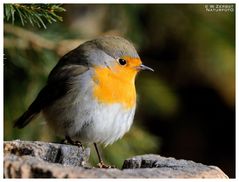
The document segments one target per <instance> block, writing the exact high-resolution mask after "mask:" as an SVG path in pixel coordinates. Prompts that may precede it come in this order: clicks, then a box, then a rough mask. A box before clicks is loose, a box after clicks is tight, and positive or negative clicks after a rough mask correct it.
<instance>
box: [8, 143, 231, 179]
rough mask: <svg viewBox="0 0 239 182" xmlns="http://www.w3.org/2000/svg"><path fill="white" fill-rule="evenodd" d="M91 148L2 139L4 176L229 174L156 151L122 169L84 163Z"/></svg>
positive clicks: (181, 176) (63, 176)
mask: <svg viewBox="0 0 239 182" xmlns="http://www.w3.org/2000/svg"><path fill="white" fill-rule="evenodd" d="M89 154H90V150H89V149H88V148H87V149H82V148H79V147H76V146H70V145H64V144H54V143H45V142H27V141H20V140H16V141H9V142H4V177H5V178H228V177H227V176H226V175H225V174H224V173H223V172H222V171H221V170H220V169H219V168H218V167H215V166H207V165H203V164H200V163H195V162H193V161H187V160H176V159H174V158H166V157H162V156H159V155H153V154H148V155H141V156H135V157H133V158H130V159H127V160H125V162H124V164H123V167H122V169H99V168H94V167H93V168H92V167H86V165H85V164H86V162H87V160H88V158H89Z"/></svg>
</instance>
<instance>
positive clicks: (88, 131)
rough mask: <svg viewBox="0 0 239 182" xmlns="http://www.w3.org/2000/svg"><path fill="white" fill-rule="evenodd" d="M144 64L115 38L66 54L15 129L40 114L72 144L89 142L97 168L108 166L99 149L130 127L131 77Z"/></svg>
mask: <svg viewBox="0 0 239 182" xmlns="http://www.w3.org/2000/svg"><path fill="white" fill-rule="evenodd" d="M140 70H150V71H153V69H151V68H149V67H147V66H145V65H143V64H142V62H141V60H140V58H139V55H138V53H137V51H136V50H135V48H134V46H133V45H132V44H131V43H130V42H129V41H127V40H126V39H124V38H122V37H119V36H101V37H98V38H96V39H93V40H91V41H87V42H85V43H83V44H81V45H80V46H79V47H77V48H75V49H74V50H72V51H70V52H69V53H67V54H66V55H64V56H63V57H62V58H61V59H60V60H59V62H58V63H57V65H56V66H55V67H54V68H53V70H52V71H51V72H50V75H49V77H48V80H47V83H46V86H45V87H44V88H43V89H42V90H41V91H40V92H39V94H38V96H37V97H36V99H35V100H34V101H33V103H32V104H31V105H30V106H29V108H28V110H27V111H26V112H25V113H23V115H22V116H21V117H19V118H18V119H17V120H16V122H15V124H14V127H17V128H23V127H25V126H26V125H27V124H28V123H29V122H30V121H32V120H33V119H34V118H35V117H36V116H37V115H38V114H39V113H42V114H43V116H44V118H45V120H46V122H47V124H48V125H49V126H50V128H51V129H52V130H53V131H54V132H55V133H56V135H59V136H63V137H65V139H66V140H67V141H68V142H69V143H71V144H76V143H79V142H77V141H81V142H85V143H93V144H94V146H95V149H96V152H97V155H98V158H99V164H98V166H99V167H107V165H105V164H104V163H103V160H102V159H101V156H100V154H99V151H98V148H97V144H98V143H102V144H104V145H105V146H107V145H109V144H112V143H113V142H115V141H116V140H118V139H120V138H121V137H122V136H123V135H124V134H125V133H126V132H127V131H128V130H129V129H130V127H131V125H132V123H133V119H134V114H135V109H136V90H135V77H136V75H137V73H138V72H139V71H140Z"/></svg>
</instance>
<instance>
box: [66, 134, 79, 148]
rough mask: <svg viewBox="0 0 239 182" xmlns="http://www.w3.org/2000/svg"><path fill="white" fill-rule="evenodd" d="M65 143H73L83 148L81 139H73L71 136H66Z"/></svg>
mask: <svg viewBox="0 0 239 182" xmlns="http://www.w3.org/2000/svg"><path fill="white" fill-rule="evenodd" d="M64 143H66V144H67V143H69V144H71V145H75V146H78V147H81V148H83V145H82V144H81V142H80V141H73V140H72V139H71V138H70V137H69V136H65V140H64Z"/></svg>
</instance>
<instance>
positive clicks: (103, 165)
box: [97, 161, 115, 169]
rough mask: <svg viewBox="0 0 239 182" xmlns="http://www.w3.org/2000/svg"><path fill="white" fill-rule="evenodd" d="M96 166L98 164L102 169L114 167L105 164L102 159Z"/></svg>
mask: <svg viewBox="0 0 239 182" xmlns="http://www.w3.org/2000/svg"><path fill="white" fill-rule="evenodd" d="M97 166H98V167H99V168H103V169H112V168H115V166H110V165H107V164H105V163H104V162H103V161H100V163H98V164H97Z"/></svg>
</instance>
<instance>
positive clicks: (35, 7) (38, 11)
mask: <svg viewBox="0 0 239 182" xmlns="http://www.w3.org/2000/svg"><path fill="white" fill-rule="evenodd" d="M64 11H65V9H64V8H62V7H61V5H59V4H4V20H5V21H11V22H12V24H14V22H15V20H16V18H17V17H18V18H19V19H20V21H21V24H22V26H24V25H25V24H26V23H30V24H31V25H32V26H35V25H37V26H38V27H39V28H40V27H44V28H46V22H47V23H50V24H51V23H53V22H57V21H62V17H61V16H59V15H57V14H58V13H60V12H64Z"/></svg>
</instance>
